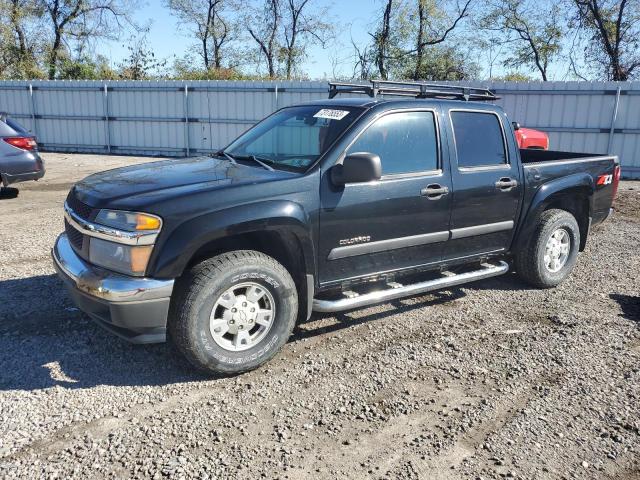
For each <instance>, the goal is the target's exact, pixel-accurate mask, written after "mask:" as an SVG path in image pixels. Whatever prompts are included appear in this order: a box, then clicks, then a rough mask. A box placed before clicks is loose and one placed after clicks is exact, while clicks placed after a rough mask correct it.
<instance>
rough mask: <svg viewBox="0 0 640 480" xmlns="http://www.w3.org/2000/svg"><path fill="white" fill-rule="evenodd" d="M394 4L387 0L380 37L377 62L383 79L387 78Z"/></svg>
mask: <svg viewBox="0 0 640 480" xmlns="http://www.w3.org/2000/svg"><path fill="white" fill-rule="evenodd" d="M392 6H393V0H387V6H386V7H385V9H384V15H383V16H382V29H381V30H380V35H379V38H378V55H377V57H378V58H377V59H376V60H377V62H376V63H377V64H378V72H380V77H381V78H382V79H383V80H387V77H388V72H387V49H388V48H389V34H390V30H391V7H392Z"/></svg>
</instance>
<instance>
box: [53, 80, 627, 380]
mask: <svg viewBox="0 0 640 480" xmlns="http://www.w3.org/2000/svg"><path fill="white" fill-rule="evenodd" d="M345 93H347V94H349V95H348V98H345V97H344V94H345ZM495 98H496V97H495V96H494V95H493V94H492V92H490V91H489V90H485V89H477V88H466V87H464V88H463V87H452V86H441V85H430V84H416V83H408V84H407V83H395V82H373V83H372V84H371V85H368V84H367V85H347V84H330V87H329V99H328V100H319V101H315V102H311V103H305V104H302V105H296V106H291V107H286V108H282V109H280V110H278V111H276V112H275V113H273V114H272V115H271V116H269V117H267V118H266V119H264V120H263V121H261V122H259V123H258V124H257V125H255V126H254V127H253V128H251V129H250V130H248V131H247V132H245V133H244V134H242V135H241V136H240V137H239V138H238V139H236V140H235V141H233V142H232V143H231V144H230V145H229V146H228V147H226V148H225V149H223V150H220V151H219V152H217V153H216V154H215V155H213V156H211V157H201V158H186V159H175V160H166V161H159V162H155V163H147V164H143V165H134V166H129V167H125V168H119V169H115V170H110V171H107V172H103V173H98V174H95V175H91V176H90V177H87V178H86V179H84V180H82V181H81V182H79V183H77V184H76V185H75V186H74V187H73V188H72V189H71V191H70V192H69V195H68V197H67V200H66V202H65V205H64V216H65V230H66V231H65V233H63V234H61V235H60V237H59V238H58V239H57V241H56V244H55V246H54V248H53V258H54V264H55V266H56V269H57V271H58V273H59V275H60V277H61V278H62V279H63V280H64V282H65V283H66V284H67V286H68V287H69V291H70V292H71V295H72V297H73V299H74V301H75V302H76V303H77V305H78V306H79V307H80V308H81V309H82V310H83V311H85V312H86V313H88V314H89V315H90V316H91V317H92V318H93V319H95V320H96V321H98V322H99V323H100V324H102V325H103V326H105V327H106V328H108V329H109V330H111V331H112V332H114V333H116V334H119V335H121V336H123V337H125V338H127V339H129V340H130V341H133V342H137V343H149V342H161V341H165V340H166V339H167V338H168V339H169V340H171V341H172V342H173V343H174V344H175V345H176V346H177V348H178V350H179V351H181V352H182V353H183V354H184V355H185V356H186V357H187V358H188V359H189V360H190V361H191V362H192V363H193V364H194V365H195V366H197V367H199V368H201V369H204V370H207V371H209V372H224V373H237V372H242V371H246V370H249V369H252V368H255V367H257V366H259V365H261V364H262V363H264V362H266V361H267V360H269V359H270V358H272V357H273V356H274V355H275V354H276V352H277V351H278V350H279V349H280V348H281V347H282V345H283V344H284V343H285V342H286V341H287V338H288V337H289V335H290V334H291V332H292V330H293V328H294V325H295V324H296V321H299V320H304V319H307V318H309V317H310V315H311V312H312V311H314V310H315V311H318V312H335V311H341V310H348V309H354V308H358V307H362V306H365V305H370V304H374V303H379V302H385V301H388V300H391V299H395V298H400V297H405V296H408V295H415V294H419V293H423V292H427V291H430V290H435V289H442V288H447V287H451V286H453V285H459V284H462V283H465V282H470V281H473V280H479V279H483V278H488V277H492V276H496V275H500V274H503V273H506V272H507V271H508V270H509V268H514V269H515V271H516V272H517V273H518V274H519V275H520V276H521V277H522V278H523V279H525V280H526V281H527V282H529V283H530V284H532V285H534V286H536V287H541V288H545V287H553V286H555V285H557V284H558V283H560V282H562V281H563V280H565V279H566V278H567V276H568V275H569V274H570V272H571V270H572V269H573V267H574V266H575V264H576V260H577V256H578V252H579V251H581V250H583V249H584V247H585V244H586V241H587V237H588V235H589V231H590V229H591V227H592V226H593V225H595V224H598V223H600V222H602V221H603V220H605V219H606V218H607V216H608V215H609V214H610V212H611V207H612V202H613V200H614V198H615V195H616V189H617V186H618V181H619V176H620V167H619V163H618V160H617V158H616V157H613V156H600V155H593V154H580V153H567V152H557V151H540V150H518V148H517V144H516V141H515V138H514V125H512V123H511V122H510V121H508V119H507V116H506V115H505V114H504V112H503V111H502V109H501V108H500V107H497V106H495V105H493V104H491V100H494V99H495ZM487 101H488V102H487Z"/></svg>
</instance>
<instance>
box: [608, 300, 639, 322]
mask: <svg viewBox="0 0 640 480" xmlns="http://www.w3.org/2000/svg"><path fill="white" fill-rule="evenodd" d="M609 298H611V300H615V301H616V302H618V305H620V309H621V310H622V313H621V314H620V316H621V317H622V318H626V319H627V320H631V321H634V322H636V324H637V326H638V327H640V297H633V296H631V295H621V294H619V293H612V294H610V295H609Z"/></svg>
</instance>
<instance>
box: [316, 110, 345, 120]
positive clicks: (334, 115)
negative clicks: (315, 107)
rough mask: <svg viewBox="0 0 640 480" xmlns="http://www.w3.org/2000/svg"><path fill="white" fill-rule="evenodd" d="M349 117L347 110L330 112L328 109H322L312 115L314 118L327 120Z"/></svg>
mask: <svg viewBox="0 0 640 480" xmlns="http://www.w3.org/2000/svg"><path fill="white" fill-rule="evenodd" d="M347 115H349V112H348V111H347V110H332V109H330V108H323V109H322V110H320V111H319V112H318V113H316V114H315V115H314V117H316V118H328V119H329V120H342V119H343V118H344V117H346V116H347Z"/></svg>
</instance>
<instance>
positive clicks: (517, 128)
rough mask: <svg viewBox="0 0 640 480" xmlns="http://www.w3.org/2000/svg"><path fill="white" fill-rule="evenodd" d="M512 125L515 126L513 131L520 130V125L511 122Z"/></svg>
mask: <svg viewBox="0 0 640 480" xmlns="http://www.w3.org/2000/svg"><path fill="white" fill-rule="evenodd" d="M511 125H513V130H514V131H516V130H520V124H519V123H518V122H511Z"/></svg>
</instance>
